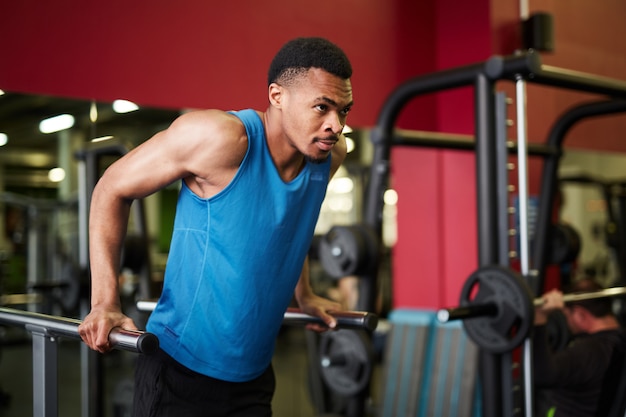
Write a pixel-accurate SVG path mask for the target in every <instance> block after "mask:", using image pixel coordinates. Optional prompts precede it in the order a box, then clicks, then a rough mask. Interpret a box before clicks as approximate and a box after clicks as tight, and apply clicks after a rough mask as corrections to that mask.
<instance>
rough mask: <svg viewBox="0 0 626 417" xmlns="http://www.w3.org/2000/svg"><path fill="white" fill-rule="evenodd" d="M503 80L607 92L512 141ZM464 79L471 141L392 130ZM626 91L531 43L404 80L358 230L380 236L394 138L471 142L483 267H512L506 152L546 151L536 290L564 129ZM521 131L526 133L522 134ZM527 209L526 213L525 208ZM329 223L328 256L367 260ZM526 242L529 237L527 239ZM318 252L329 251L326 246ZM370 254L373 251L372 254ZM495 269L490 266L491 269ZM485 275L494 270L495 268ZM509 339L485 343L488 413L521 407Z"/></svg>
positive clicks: (364, 284) (365, 286)
mask: <svg viewBox="0 0 626 417" xmlns="http://www.w3.org/2000/svg"><path fill="white" fill-rule="evenodd" d="M501 80H503V81H512V82H519V81H526V82H531V83H535V84H540V85H547V86H552V87H558V88H563V89H570V90H576V91H580V92H587V93H594V94H599V95H603V96H606V99H602V100H600V101H597V102H591V103H585V104H583V105H580V106H576V107H574V108H573V109H571V110H570V111H568V112H566V113H565V114H564V115H563V116H562V117H561V118H560V119H559V120H558V121H557V123H556V124H555V125H554V127H553V129H552V131H551V132H550V135H549V138H548V141H547V143H546V144H545V145H528V146H527V145H526V144H525V143H522V142H521V141H520V142H518V145H517V146H516V145H514V144H510V143H509V142H508V141H507V138H506V134H505V130H506V124H505V119H506V118H505V114H506V111H505V106H506V105H505V100H504V97H503V96H502V95H501V94H498V93H496V92H495V84H496V82H497V81H501ZM466 86H473V87H474V104H475V135H474V137H475V140H474V141H473V142H471V141H465V140H463V139H461V140H458V139H456V138H452V140H450V138H449V137H443V138H438V137H434V138H427V139H428V140H423V138H422V137H423V136H424V134H423V133H420V132H418V133H417V134H406V132H403V131H399V130H394V124H395V122H396V119H397V117H398V116H399V114H400V111H401V110H402V108H403V107H404V105H405V104H406V103H407V102H409V100H411V99H413V98H415V97H417V96H419V95H422V94H428V93H435V92H439V91H444V90H449V89H453V88H459V87H466ZM625 98H626V83H625V82H623V81H619V80H613V79H607V78H602V77H597V76H593V75H590V74H584V73H579V72H574V71H570V70H565V69H560V68H555V67H549V66H546V65H542V64H541V62H540V57H539V55H538V54H537V53H536V52H534V51H532V50H530V51H527V52H525V53H521V54H517V55H513V56H508V57H500V56H494V57H492V58H490V59H489V60H487V61H485V62H480V63H477V64H473V65H468V66H464V67H460V68H455V69H450V70H445V71H441V72H437V73H432V74H428V75H425V76H420V77H416V78H413V79H410V80H408V81H406V82H405V83H403V84H401V85H400V86H399V87H398V88H397V89H396V90H394V91H393V92H392V93H391V95H390V96H389V97H388V99H387V100H386V102H385V103H384V104H383V107H382V110H381V112H380V114H379V118H378V123H377V126H376V127H375V129H374V130H373V131H372V134H371V140H372V143H373V145H374V158H373V162H372V166H371V175H370V179H369V180H370V182H369V184H368V189H367V195H366V201H365V209H366V211H365V225H363V226H359V228H358V229H359V232H360V233H361V232H362V229H366V230H367V232H366V233H369V234H370V235H373V236H375V238H374V239H373V242H374V243H377V242H379V237H380V236H381V228H382V209H383V204H384V203H383V193H384V192H385V190H386V189H387V183H388V177H389V171H390V150H391V146H394V145H411V146H437V147H442V148H446V147H448V146H449V147H450V148H452V149H460V148H461V149H474V150H475V153H476V184H477V205H478V207H477V224H478V264H479V267H480V268H492V266H495V268H494V269H495V270H496V271H498V272H501V271H500V270H501V268H504V269H505V270H507V269H508V268H509V267H510V265H509V262H510V258H509V239H510V235H509V228H510V227H509V218H508V216H509V212H508V206H509V202H508V191H507V187H506V185H507V184H506V182H505V179H506V177H507V168H506V158H507V155H508V153H510V152H513V151H517V153H518V156H521V157H522V158H525V157H526V155H537V156H541V157H543V158H544V161H545V164H544V170H543V178H542V184H543V185H542V189H541V195H540V199H539V211H538V217H537V220H536V222H537V223H536V227H535V235H534V241H533V248H532V249H533V252H532V256H531V257H530V258H531V260H532V261H531V262H529V265H528V266H529V268H528V270H527V271H523V272H524V275H525V276H524V278H523V279H524V280H525V281H526V280H527V281H531V282H530V283H529V284H525V285H527V286H528V287H530V291H531V293H537V292H538V289H539V288H541V287H542V285H543V279H544V275H545V270H546V266H547V264H548V261H549V260H548V250H547V245H548V242H550V240H549V237H550V233H551V231H550V229H551V228H550V219H551V213H552V207H553V204H554V196H555V191H556V173H557V168H558V162H559V159H560V156H561V152H562V142H563V137H564V135H565V133H566V132H567V131H568V130H569V128H570V127H571V126H573V125H574V124H575V123H576V122H577V121H579V120H581V119H584V118H586V117H592V116H598V115H606V114H613V113H618V112H623V111H626V100H624V99H625ZM523 123H525V120H524V121H523ZM524 134H525V132H524ZM426 136H428V135H426ZM523 139H524V140H525V138H523ZM521 180H524V178H521ZM526 205H527V195H522V194H520V207H523V206H526ZM522 215H524V216H525V213H522ZM526 227H527V225H526ZM340 230H341V229H340ZM331 231H332V232H333V233H332V234H330V238H329V239H327V240H328V241H329V244H328V246H329V250H328V251H327V258H328V259H330V260H332V261H335V262H336V263H337V264H338V265H340V266H342V267H343V266H346V265H347V266H354V270H358V269H359V266H361V265H362V264H361V263H360V262H359V261H360V260H361V259H360V257H359V256H357V255H358V251H356V250H345V248H342V244H340V243H339V242H349V241H350V239H349V238H347V237H344V238H342V239H337V238H336V236H344V235H349V234H350V233H349V231H348V230H346V229H343V231H342V232H343V233H338V232H337V229H335V230H331ZM526 232H527V230H526ZM361 234H362V233H361ZM333 236H335V239H333ZM357 237H358V236H357ZM335 241H336V242H337V244H335ZM525 244H527V245H528V242H525ZM369 246H371V245H369ZM365 247H368V245H365ZM377 253H378V250H374V252H373V256H372V255H369V254H368V255H366V256H364V260H363V261H364V262H365V265H367V266H366V267H364V269H365V270H364V271H360V272H361V273H359V274H358V275H359V276H360V277H361V280H360V282H361V284H360V285H361V288H360V289H361V290H362V294H363V300H362V306H361V307H359V309H362V310H369V309H371V308H372V307H373V306H374V294H375V289H376V272H377V271H376V270H377V259H376V258H377V256H376V255H377ZM321 256H324V255H323V254H321ZM372 257H373V258H375V259H374V260H372ZM348 269H349V268H348ZM490 271H491V270H490V269H489V270H488V271H487V272H490ZM350 272H353V271H352V270H348V271H346V270H341V273H342V274H344V275H349V274H350ZM479 272H481V273H480V274H477V275H478V276H481V277H482V276H484V275H485V274H484V272H485V271H482V270H480V269H479ZM487 275H489V276H491V274H487ZM523 282H524V281H523ZM520 291H522V292H523V291H524V290H520ZM531 299H532V296H529V297H528V300H531ZM528 309H530V310H532V303H531V302H527V303H524V302H520V304H519V306H514V308H512V309H511V310H512V311H527V310H528ZM464 325H465V322H464ZM507 330H508V329H504V330H503V331H504V332H506V331H507ZM522 342H524V338H519V339H518V340H516V341H515V343H522ZM510 346H511V345H508V346H505V347H496V348H495V351H489V350H488V349H481V353H480V375H481V383H482V392H483V399H482V406H483V416H484V417H496V416H497V417H500V416H504V417H509V416H513V415H514V414H515V413H516V412H517V411H519V410H515V409H516V408H518V406H517V405H516V404H515V399H514V396H513V392H514V389H513V388H514V381H513V375H512V372H511V369H512V352H511V351H510V350H508V348H509V347H510ZM524 371H525V374H524V381H523V382H524V383H525V389H526V391H527V395H526V397H530V394H528V387H529V386H530V383H531V381H532V375H531V374H529V373H528V368H525V370H524ZM525 399H526V398H525ZM525 412H526V413H531V412H532V404H531V403H528V402H527V403H526V404H525Z"/></svg>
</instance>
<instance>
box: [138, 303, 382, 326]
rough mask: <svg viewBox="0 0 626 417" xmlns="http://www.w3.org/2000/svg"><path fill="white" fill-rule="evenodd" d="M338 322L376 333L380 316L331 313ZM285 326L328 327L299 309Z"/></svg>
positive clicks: (149, 306)
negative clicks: (308, 325)
mask: <svg viewBox="0 0 626 417" xmlns="http://www.w3.org/2000/svg"><path fill="white" fill-rule="evenodd" d="M155 306H156V301H138V302H137V309H138V310H140V311H152V310H154V307H155ZM328 314H330V315H331V316H333V317H334V318H335V319H336V320H337V327H335V328H336V329H355V330H367V331H370V332H372V331H374V330H375V329H376V326H378V316H377V315H376V314H374V313H369V312H366V311H333V312H329V313H328ZM283 324H284V325H287V326H303V325H307V324H321V325H323V326H325V325H326V323H324V322H323V321H322V319H320V318H319V317H315V316H311V315H309V314H305V313H303V312H301V311H300V310H298V309H297V308H288V309H287V311H286V312H285V316H284V318H283Z"/></svg>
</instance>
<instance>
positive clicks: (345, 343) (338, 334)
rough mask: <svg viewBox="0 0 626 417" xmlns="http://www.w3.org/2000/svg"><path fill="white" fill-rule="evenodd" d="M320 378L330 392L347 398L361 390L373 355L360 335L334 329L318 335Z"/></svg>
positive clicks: (372, 360)
mask: <svg viewBox="0 0 626 417" xmlns="http://www.w3.org/2000/svg"><path fill="white" fill-rule="evenodd" d="M318 354H319V360H320V365H321V375H322V378H323V380H324V382H325V383H326V385H328V387H329V388H330V389H332V390H333V391H334V392H336V393H338V394H340V395H343V396H346V397H349V396H353V395H356V394H358V393H359V392H361V391H362V390H363V389H365V388H366V387H367V386H368V384H369V381H370V377H371V374H372V366H373V363H374V354H373V351H372V348H371V343H370V341H369V339H368V336H367V335H365V334H363V332H358V331H350V330H337V331H332V332H326V333H323V334H322V335H321V336H320V345H319V351H318Z"/></svg>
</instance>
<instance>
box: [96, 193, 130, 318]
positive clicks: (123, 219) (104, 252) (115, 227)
mask: <svg viewBox="0 0 626 417" xmlns="http://www.w3.org/2000/svg"><path fill="white" fill-rule="evenodd" d="M130 205H131V201H130V200H124V199H116V198H112V197H111V196H110V195H107V192H106V191H105V190H103V189H102V187H98V186H97V187H96V188H95V189H94V193H93V197H92V204H91V209H90V217H89V260H90V269H91V305H92V308H93V307H97V306H107V307H111V306H120V297H119V285H118V275H119V270H120V258H121V252H122V246H123V242H124V239H125V236H126V229H127V224H128V218H129V213H130Z"/></svg>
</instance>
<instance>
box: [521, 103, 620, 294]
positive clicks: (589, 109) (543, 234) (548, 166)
mask: <svg viewBox="0 0 626 417" xmlns="http://www.w3.org/2000/svg"><path fill="white" fill-rule="evenodd" d="M621 112H626V100H603V101H596V102H590V103H584V104H581V105H578V106H575V107H573V108H571V109H570V110H568V111H567V112H565V113H564V114H563V115H562V116H561V117H560V118H559V119H558V121H557V122H556V123H555V124H554V126H553V127H552V129H551V130H550V133H549V135H548V142H547V145H548V146H549V147H553V148H557V149H562V146H563V141H564V138H565V135H566V134H567V133H568V132H569V130H570V129H571V128H572V127H573V126H574V125H575V124H576V123H577V122H579V121H581V120H584V119H586V118H589V117H594V116H602V115H608V114H615V113H621ZM560 159H561V156H560V154H555V155H553V156H549V157H547V158H546V160H545V164H544V167H543V172H542V179H541V184H542V185H541V190H540V196H539V207H538V210H537V220H536V224H535V233H534V236H533V253H532V255H533V256H532V268H533V269H534V271H533V274H535V275H536V280H535V283H534V285H531V288H532V290H533V292H534V293H535V294H539V293H540V292H541V290H542V289H543V279H544V275H545V270H546V268H547V263H548V258H547V257H548V255H547V254H548V251H547V247H548V246H547V245H548V238H549V228H550V224H551V220H552V214H553V207H554V198H555V195H556V191H557V182H558V167H559V162H560Z"/></svg>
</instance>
